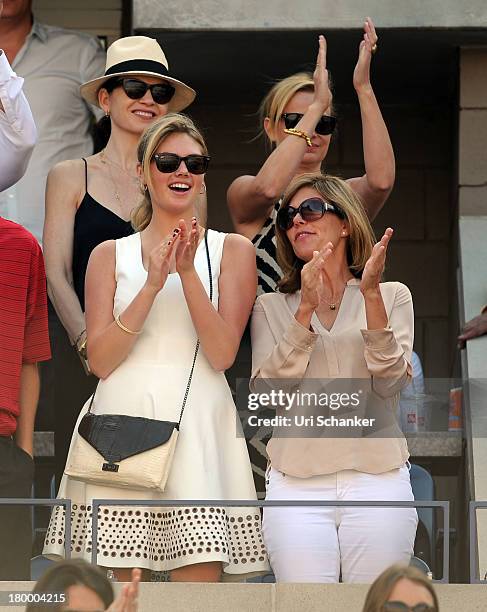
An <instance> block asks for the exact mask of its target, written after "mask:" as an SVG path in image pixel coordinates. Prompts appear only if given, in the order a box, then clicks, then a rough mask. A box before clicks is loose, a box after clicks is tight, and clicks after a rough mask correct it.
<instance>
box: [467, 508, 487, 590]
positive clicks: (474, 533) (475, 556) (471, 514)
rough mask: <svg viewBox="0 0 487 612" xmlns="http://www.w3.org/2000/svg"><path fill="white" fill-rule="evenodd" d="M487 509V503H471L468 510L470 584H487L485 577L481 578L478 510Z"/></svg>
mask: <svg viewBox="0 0 487 612" xmlns="http://www.w3.org/2000/svg"><path fill="white" fill-rule="evenodd" d="M485 508H487V501H475V500H473V501H471V502H470V504H469V509H468V523H469V530H468V533H469V544H470V584H487V580H486V579H485V577H484V578H483V579H482V578H480V562H479V548H478V537H479V536H478V529H477V516H476V510H477V509H485Z"/></svg>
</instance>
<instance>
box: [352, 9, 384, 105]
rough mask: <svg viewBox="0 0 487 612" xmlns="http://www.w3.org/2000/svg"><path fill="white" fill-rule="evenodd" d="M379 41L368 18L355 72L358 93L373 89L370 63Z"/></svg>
mask: <svg viewBox="0 0 487 612" xmlns="http://www.w3.org/2000/svg"><path fill="white" fill-rule="evenodd" d="M377 41H378V37H377V34H376V32H375V26H374V22H373V21H372V19H371V18H370V17H367V19H366V20H365V22H364V36H363V38H362V41H361V42H360V45H359V51H358V60H357V64H356V66H355V70H354V72H353V86H354V87H355V91H356V92H357V93H360V92H361V91H366V90H367V89H370V88H371V87H372V86H371V84H370V62H371V60H372V54H373V53H375V50H376V49H377Z"/></svg>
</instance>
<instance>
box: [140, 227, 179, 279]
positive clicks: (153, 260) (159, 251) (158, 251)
mask: <svg viewBox="0 0 487 612" xmlns="http://www.w3.org/2000/svg"><path fill="white" fill-rule="evenodd" d="M179 232H180V230H179V228H177V229H175V230H174V232H173V233H172V234H169V235H167V236H166V237H165V238H164V240H163V241H162V242H161V243H160V244H159V245H157V246H156V247H155V248H154V249H153V250H152V251H151V253H150V255H149V266H148V272H147V281H146V284H147V285H148V286H149V287H151V288H152V289H154V290H156V291H160V290H161V289H162V288H163V287H164V283H165V282H166V279H167V275H168V274H169V270H170V266H171V255H172V252H173V249H174V245H175V242H176V240H177V235H178V233H179Z"/></svg>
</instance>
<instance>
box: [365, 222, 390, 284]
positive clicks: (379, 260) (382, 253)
mask: <svg viewBox="0 0 487 612" xmlns="http://www.w3.org/2000/svg"><path fill="white" fill-rule="evenodd" d="M393 232H394V230H393V229H392V228H391V227H388V228H387V229H386V231H385V232H384V235H383V236H382V238H381V239H380V241H379V242H377V243H376V244H375V245H374V248H373V249H372V254H371V255H370V257H369V259H368V260H367V263H366V264H365V268H364V271H363V273H362V280H361V281H360V291H361V292H362V293H363V294H364V295H365V294H366V293H368V292H370V291H378V290H379V283H380V281H381V278H382V274H383V272H384V267H385V263H386V255H387V247H388V245H389V242H390V240H391V238H392V234H393Z"/></svg>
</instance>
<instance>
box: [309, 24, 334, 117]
mask: <svg viewBox="0 0 487 612" xmlns="http://www.w3.org/2000/svg"><path fill="white" fill-rule="evenodd" d="M313 81H314V90H315V91H314V98H313V102H312V104H313V103H316V104H318V105H319V106H320V107H321V109H322V111H323V112H325V111H326V109H327V108H328V107H329V106H330V102H331V92H330V86H329V83H328V70H327V69H326V39H325V37H324V36H323V35H320V36H319V48H318V57H317V58H316V68H315V71H314V72H313Z"/></svg>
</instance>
